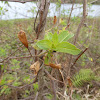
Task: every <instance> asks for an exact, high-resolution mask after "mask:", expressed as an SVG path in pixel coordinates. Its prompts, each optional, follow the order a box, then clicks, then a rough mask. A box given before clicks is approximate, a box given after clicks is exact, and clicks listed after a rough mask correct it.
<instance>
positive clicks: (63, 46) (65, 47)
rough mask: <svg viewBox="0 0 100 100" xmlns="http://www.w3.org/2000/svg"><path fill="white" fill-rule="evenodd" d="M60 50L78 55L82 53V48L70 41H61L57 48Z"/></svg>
mask: <svg viewBox="0 0 100 100" xmlns="http://www.w3.org/2000/svg"><path fill="white" fill-rule="evenodd" d="M55 50H56V51H58V52H63V53H69V54H72V55H77V54H79V53H80V49H78V48H76V47H75V46H74V45H73V44H70V43H68V42H61V43H59V44H58V46H57V47H56V49H55Z"/></svg>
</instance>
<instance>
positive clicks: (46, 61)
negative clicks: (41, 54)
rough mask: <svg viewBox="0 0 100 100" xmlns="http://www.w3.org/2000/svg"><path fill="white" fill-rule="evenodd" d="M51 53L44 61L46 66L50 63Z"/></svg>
mask: <svg viewBox="0 0 100 100" xmlns="http://www.w3.org/2000/svg"><path fill="white" fill-rule="evenodd" d="M51 56H52V55H51V52H48V54H47V55H46V57H45V59H44V63H45V64H49V61H50V59H51Z"/></svg>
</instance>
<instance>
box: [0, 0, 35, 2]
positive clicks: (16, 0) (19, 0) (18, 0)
mask: <svg viewBox="0 0 100 100" xmlns="http://www.w3.org/2000/svg"><path fill="white" fill-rule="evenodd" d="M0 1H9V2H20V3H26V2H32V1H36V0H0Z"/></svg>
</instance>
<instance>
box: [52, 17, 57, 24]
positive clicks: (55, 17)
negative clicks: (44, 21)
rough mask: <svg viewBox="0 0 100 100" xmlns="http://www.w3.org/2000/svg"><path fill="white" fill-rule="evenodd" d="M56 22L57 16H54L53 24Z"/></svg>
mask: <svg viewBox="0 0 100 100" xmlns="http://www.w3.org/2000/svg"><path fill="white" fill-rule="evenodd" d="M56 22H57V17H56V16H54V20H53V24H56Z"/></svg>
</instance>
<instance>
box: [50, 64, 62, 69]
mask: <svg viewBox="0 0 100 100" xmlns="http://www.w3.org/2000/svg"><path fill="white" fill-rule="evenodd" d="M49 66H50V67H52V68H56V69H61V64H53V63H49Z"/></svg>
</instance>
